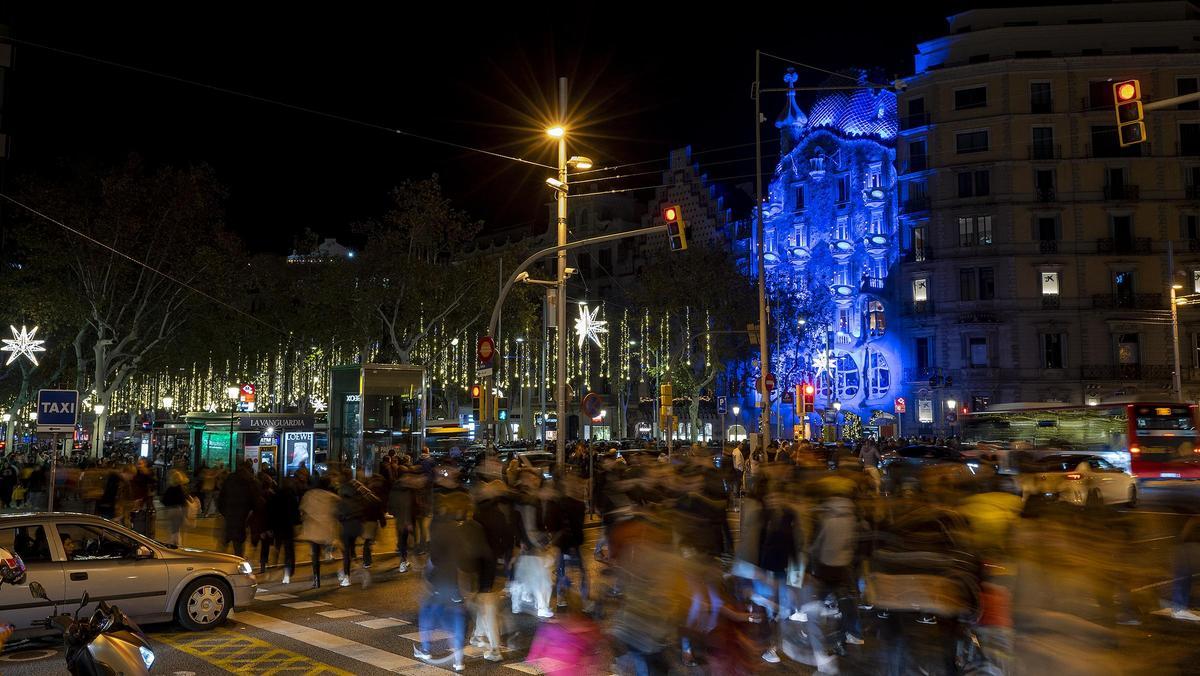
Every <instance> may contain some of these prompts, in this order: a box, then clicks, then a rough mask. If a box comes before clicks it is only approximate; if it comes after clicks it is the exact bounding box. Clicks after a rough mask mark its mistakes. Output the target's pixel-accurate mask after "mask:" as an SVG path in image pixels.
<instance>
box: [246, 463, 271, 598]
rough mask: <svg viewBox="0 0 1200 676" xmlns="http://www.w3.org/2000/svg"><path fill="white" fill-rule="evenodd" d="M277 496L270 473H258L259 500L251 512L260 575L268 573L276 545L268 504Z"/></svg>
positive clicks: (251, 540)
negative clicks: (273, 547) (272, 548)
mask: <svg viewBox="0 0 1200 676" xmlns="http://www.w3.org/2000/svg"><path fill="white" fill-rule="evenodd" d="M274 495H275V480H274V479H272V478H271V475H270V473H268V472H259V473H258V500H257V501H256V502H255V504H254V510H253V511H251V512H250V519H249V521H248V524H249V526H250V542H251V543H252V544H257V545H258V574H259V575H265V574H266V573H267V561H268V560H270V558H271V546H272V545H274V544H275V533H274V531H273V530H272V529H271V523H270V517H269V516H268V515H267V509H266V508H267V504H268V503H269V502H270V500H271V498H272V497H274Z"/></svg>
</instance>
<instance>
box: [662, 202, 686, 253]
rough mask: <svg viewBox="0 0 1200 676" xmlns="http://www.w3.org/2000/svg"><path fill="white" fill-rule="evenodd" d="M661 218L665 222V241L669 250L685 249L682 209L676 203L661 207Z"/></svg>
mask: <svg viewBox="0 0 1200 676" xmlns="http://www.w3.org/2000/svg"><path fill="white" fill-rule="evenodd" d="M662 213H663V220H664V221H666V222H667V242H668V243H669V244H670V245H671V251H686V250H687V223H684V222H683V211H682V210H680V208H679V205H678V204H671V205H668V206H667V207H665V208H663V212H662Z"/></svg>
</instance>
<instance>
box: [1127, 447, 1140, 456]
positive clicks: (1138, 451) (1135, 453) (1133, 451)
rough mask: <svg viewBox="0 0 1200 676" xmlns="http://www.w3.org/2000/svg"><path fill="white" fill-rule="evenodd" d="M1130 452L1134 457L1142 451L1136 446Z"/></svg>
mask: <svg viewBox="0 0 1200 676" xmlns="http://www.w3.org/2000/svg"><path fill="white" fill-rule="evenodd" d="M1129 452H1130V453H1132V454H1133V455H1137V454H1138V453H1141V452H1142V449H1140V448H1138V447H1137V446H1134V447H1132V448H1130V449H1129Z"/></svg>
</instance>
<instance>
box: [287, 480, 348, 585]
mask: <svg viewBox="0 0 1200 676" xmlns="http://www.w3.org/2000/svg"><path fill="white" fill-rule="evenodd" d="M337 508H338V496H337V494H336V493H334V492H333V491H332V490H331V487H330V483H329V479H328V478H327V477H321V479H320V481H319V482H318V483H317V486H316V488H311V489H309V490H307V491H305V492H304V497H303V498H301V499H300V534H299V535H297V536H296V539H297V540H300V541H303V542H308V543H309V544H310V545H312V569H313V582H312V586H313V589H316V588H317V587H320V586H321V551H322V550H323V549H324V548H325V547H328V546H330V545H332V544H333V543H334V542H337V540H338V535H339V534H340V530H341V528H340V526H339V524H338V520H337Z"/></svg>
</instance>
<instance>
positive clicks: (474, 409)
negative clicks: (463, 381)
mask: <svg viewBox="0 0 1200 676" xmlns="http://www.w3.org/2000/svg"><path fill="white" fill-rule="evenodd" d="M482 394H483V386H481V385H472V386H471V413H472V414H474V416H475V422H479V421H481V420H483V416H482V415H481V414H482V413H483V411H482V410H481V408H480V405H479V399H480V396H481V395H482Z"/></svg>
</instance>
